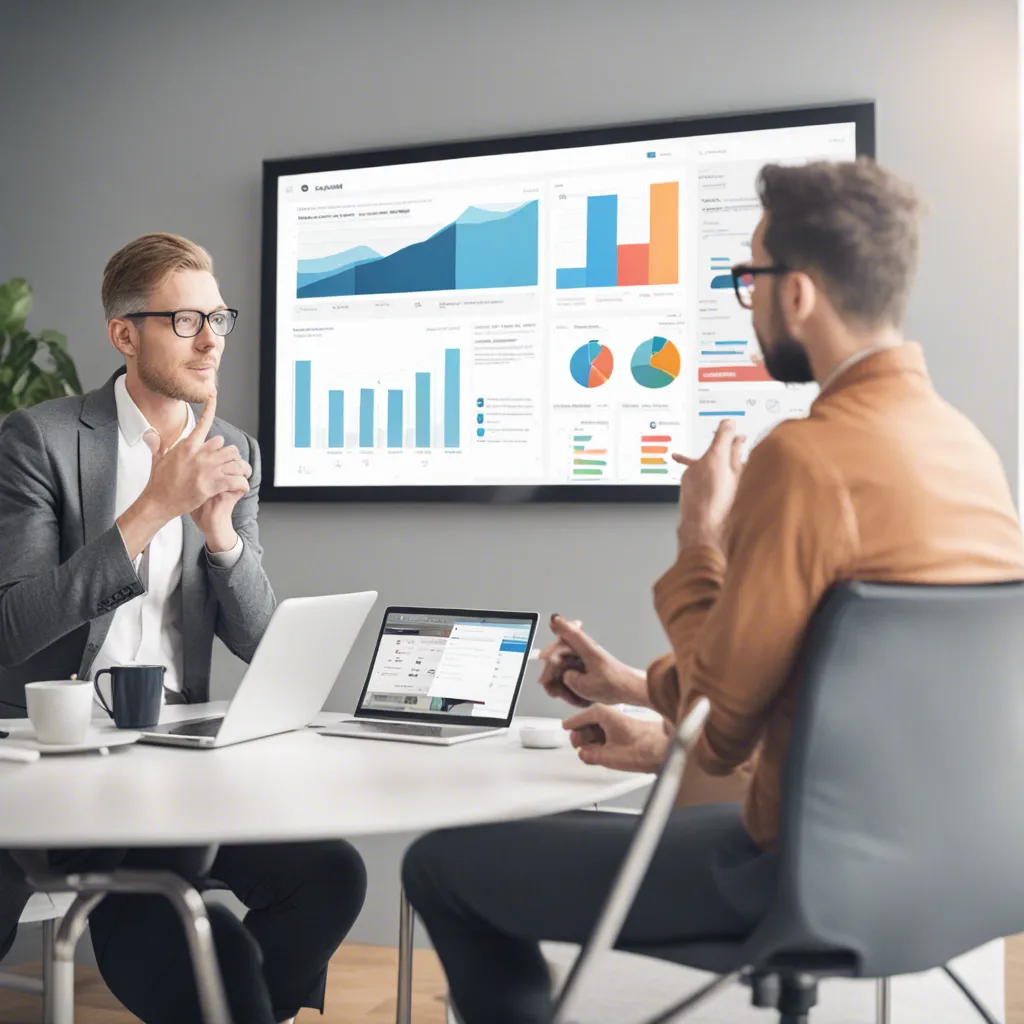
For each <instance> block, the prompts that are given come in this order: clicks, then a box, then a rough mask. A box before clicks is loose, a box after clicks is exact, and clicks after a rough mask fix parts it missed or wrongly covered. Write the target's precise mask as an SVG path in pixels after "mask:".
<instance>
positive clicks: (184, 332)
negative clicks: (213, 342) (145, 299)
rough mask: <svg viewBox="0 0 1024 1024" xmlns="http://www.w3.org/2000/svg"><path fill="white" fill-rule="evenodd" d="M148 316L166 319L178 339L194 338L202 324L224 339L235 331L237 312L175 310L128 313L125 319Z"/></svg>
mask: <svg viewBox="0 0 1024 1024" xmlns="http://www.w3.org/2000/svg"><path fill="white" fill-rule="evenodd" d="M148 316H159V317H163V316H165V317H167V318H168V319H169V320H170V321H171V326H172V327H173V328H174V333H175V334H176V335H177V336H178V337H179V338H194V337H195V336H196V335H197V334H198V333H199V332H200V331H201V330H202V329H203V324H204V323H208V324H209V325H210V330H211V331H213V333H214V334H216V335H218V336H219V337H221V338H224V337H226V336H227V335H229V334H230V333H231V332H232V331H233V330H234V329H235V321H236V320H237V319H238V310H237V309H215V310H214V311H213V312H212V313H202V312H200V311H199V310H198V309H175V310H171V311H169V312H160V313H157V312H154V313H128V314H127V316H125V319H126V320H134V319H135V318H136V317H148Z"/></svg>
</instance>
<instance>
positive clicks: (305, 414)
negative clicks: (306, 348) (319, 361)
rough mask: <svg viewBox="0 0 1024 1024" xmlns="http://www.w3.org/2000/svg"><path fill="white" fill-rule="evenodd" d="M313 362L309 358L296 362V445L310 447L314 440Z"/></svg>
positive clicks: (297, 446)
mask: <svg viewBox="0 0 1024 1024" xmlns="http://www.w3.org/2000/svg"><path fill="white" fill-rule="evenodd" d="M312 371H313V364H312V363H311V362H310V361H309V360H308V359H300V360H298V361H297V362H296V363H295V447H296V448H308V447H309V446H310V445H311V444H312V441H313V438H312V429H311V422H312V420H311V412H310V406H311V403H312V394H311V388H312Z"/></svg>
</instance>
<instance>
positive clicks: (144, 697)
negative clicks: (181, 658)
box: [93, 665, 167, 729]
mask: <svg viewBox="0 0 1024 1024" xmlns="http://www.w3.org/2000/svg"><path fill="white" fill-rule="evenodd" d="M166 671H167V668H166V666H164V665H112V666H111V667H110V668H101V669H100V670H99V672H97V673H96V677H95V678H94V679H93V688H94V689H95V690H96V697H97V699H98V700H99V702H100V707H102V708H103V710H104V711H106V713H107V714H108V715H110V717H111V718H112V719H113V720H114V725H116V726H117V727H118V729H150V728H152V727H153V726H154V725H156V724H157V722H159V721H160V706H161V704H162V702H163V700H162V699H163V693H164V673H165V672H166ZM104 674H106V675H109V676H110V703H111V704H112V705H113V707H112V708H110V707H107V702H106V701H105V700H104V699H103V694H102V693H101V692H100V676H102V675H104Z"/></svg>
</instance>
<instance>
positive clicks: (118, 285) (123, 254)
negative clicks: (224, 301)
mask: <svg viewBox="0 0 1024 1024" xmlns="http://www.w3.org/2000/svg"><path fill="white" fill-rule="evenodd" d="M178 270H205V271H208V272H209V273H211V274H212V273H213V260H212V258H211V257H210V254H209V253H208V252H207V251H206V250H205V249H204V248H203V247H202V246H201V245H196V243H195V242H190V241H189V240H188V239H187V238H182V237H181V236H180V235H172V234H168V233H167V232H163V231H157V232H153V233H152V234H148V235H143V236H142V237H141V238H136V239H135V241H134V242H129V243H128V244H127V245H126V246H125V247H124V248H123V249H119V250H118V251H117V252H115V253H114V255H113V256H111V257H110V259H109V260H108V261H107V265H106V267H105V268H104V270H103V288H102V291H101V295H102V298H103V315H104V316H105V317H106V318H107V320H108V321H109V320H113V319H114V318H115V317H119V316H128V315H129V314H130V313H141V312H143V311H144V310H145V308H146V305H147V303H148V301H149V294H150V292H151V291H152V290H153V289H154V288H156V287H157V286H158V285H159V284H160V282H161V281H163V280H164V278H166V277H167V276H168V274H173V273H175V272H176V271H178Z"/></svg>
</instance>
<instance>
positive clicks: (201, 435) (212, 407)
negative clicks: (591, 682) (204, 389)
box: [192, 391, 217, 446]
mask: <svg viewBox="0 0 1024 1024" xmlns="http://www.w3.org/2000/svg"><path fill="white" fill-rule="evenodd" d="M216 415H217V392H216V391H213V392H211V393H210V397H209V398H208V399H207V400H206V407H205V408H204V409H203V415H202V416H200V417H199V421H198V422H197V423H196V429H195V430H194V431H192V436H193V437H194V438H195V444H196V446H199V445H201V444H202V443H203V442H204V441H205V440H206V436H207V434H209V433H210V427H212V426H213V417H214V416H216Z"/></svg>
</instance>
